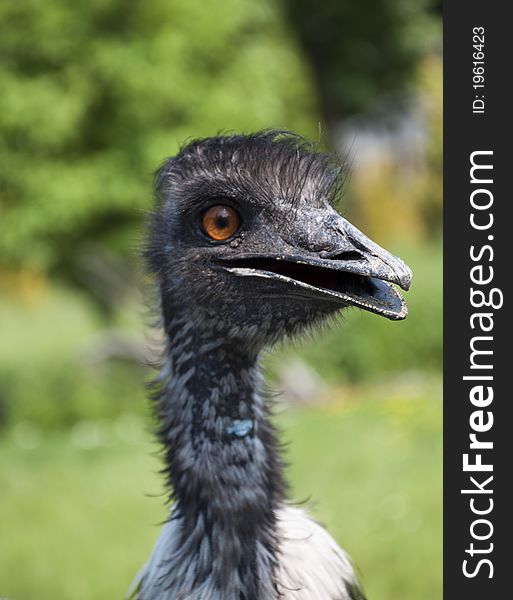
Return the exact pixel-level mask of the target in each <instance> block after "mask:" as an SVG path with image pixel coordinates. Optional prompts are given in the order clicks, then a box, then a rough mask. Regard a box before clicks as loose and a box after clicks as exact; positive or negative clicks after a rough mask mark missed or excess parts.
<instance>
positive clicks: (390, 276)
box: [223, 214, 412, 320]
mask: <svg viewBox="0 0 513 600" xmlns="http://www.w3.org/2000/svg"><path fill="white" fill-rule="evenodd" d="M312 236H313V237H314V238H315V237H317V239H316V240H315V239H314V242H315V241H316V242H317V244H318V246H319V247H324V248H330V250H322V251H320V252H317V253H314V252H312V251H311V250H304V251H302V249H301V248H300V247H298V246H297V245H296V246H294V247H293V248H292V247H291V248H289V249H288V250H291V252H290V253H289V252H288V251H287V252H285V253H278V254H266V255H257V254H251V255H246V256H244V257H240V258H234V259H231V260H229V261H225V260H223V266H224V268H225V269H227V270H228V271H230V272H231V273H233V274H235V275H238V276H244V277H253V278H255V277H256V278H259V279H266V280H267V281H268V283H269V284H271V287H272V292H273V293H278V294H280V295H282V293H283V295H291V294H292V295H296V296H297V295H299V296H302V297H306V298H313V299H321V300H322V299H324V300H326V301H329V302H332V303H335V304H338V305H339V306H340V307H341V308H342V307H344V306H357V307H358V308H361V309H363V310H367V311H369V312H372V313H376V314H378V315H381V316H383V317H387V318H389V319H393V320H400V319H405V318H406V316H407V315H408V308H407V306H406V302H405V301H404V299H403V297H402V296H401V294H400V293H399V292H398V291H397V289H396V288H395V287H394V284H395V285H397V286H399V287H401V288H402V289H403V290H408V289H409V287H410V283H411V279H412V272H411V269H410V268H409V267H408V266H407V265H406V264H405V263H404V262H403V261H402V260H401V259H399V258H397V257H395V256H393V255H392V254H390V253H389V252H387V251H386V250H385V249H383V248H381V247H380V246H378V244H376V243H374V242H373V241H372V240H370V239H369V238H368V237H366V236H365V235H364V234H363V233H362V232H361V231H359V230H358V229H357V228H356V227H354V226H353V225H352V224H351V223H349V221H347V220H346V219H344V218H343V217H341V216H340V215H338V214H337V215H336V216H335V217H333V216H331V218H330V221H329V226H328V227H321V228H319V229H318V230H317V232H314V233H313V234H310V237H309V246H310V247H311V244H312ZM301 246H303V244H301Z"/></svg>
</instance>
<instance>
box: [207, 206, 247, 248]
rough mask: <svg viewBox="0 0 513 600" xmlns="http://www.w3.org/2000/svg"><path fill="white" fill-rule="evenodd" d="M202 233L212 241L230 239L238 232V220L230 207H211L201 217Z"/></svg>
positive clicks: (236, 214)
mask: <svg viewBox="0 0 513 600" xmlns="http://www.w3.org/2000/svg"><path fill="white" fill-rule="evenodd" d="M202 225H203V231H204V232H205V233H206V234H207V235H208V237H210V238H212V239H213V240H217V241H222V240H227V239H228V238H231V237H232V235H234V234H235V233H237V231H238V230H239V225H240V219H239V215H238V213H237V211H236V210H235V209H233V208H232V207H231V206H224V205H222V204H217V205H216V206H211V207H210V208H209V209H208V210H207V211H206V212H205V214H204V215H203V221H202Z"/></svg>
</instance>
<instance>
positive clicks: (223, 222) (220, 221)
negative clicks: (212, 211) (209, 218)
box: [216, 211, 230, 229]
mask: <svg viewBox="0 0 513 600" xmlns="http://www.w3.org/2000/svg"><path fill="white" fill-rule="evenodd" d="M229 225H230V215H229V214H228V212H227V211H223V212H222V213H221V214H219V215H217V218H216V226H217V227H218V228H219V229H226V228H227V227H228V226H229Z"/></svg>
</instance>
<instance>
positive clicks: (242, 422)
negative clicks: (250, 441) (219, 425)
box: [225, 419, 253, 438]
mask: <svg viewBox="0 0 513 600" xmlns="http://www.w3.org/2000/svg"><path fill="white" fill-rule="evenodd" d="M225 431H226V433H227V434H228V435H235V436H237V437H240V438H243V437H246V436H247V435H248V433H250V432H251V431H253V421H252V420H251V419H234V420H233V421H232V423H231V425H228V427H227V428H226V429H225Z"/></svg>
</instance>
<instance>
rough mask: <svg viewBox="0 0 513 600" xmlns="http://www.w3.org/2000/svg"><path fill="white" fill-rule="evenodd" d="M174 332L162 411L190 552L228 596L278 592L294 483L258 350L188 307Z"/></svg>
mask: <svg viewBox="0 0 513 600" xmlns="http://www.w3.org/2000/svg"><path fill="white" fill-rule="evenodd" d="M166 334H167V336H168V353H167V360H166V363H165V366H164V369H163V372H162V376H163V377H164V378H165V381H164V382H163V393H161V394H160V396H159V399H158V405H157V411H158V417H159V422H160V432H159V433H160V439H161V441H162V442H163V444H164V447H165V459H166V467H167V469H166V470H167V474H168V478H169V483H170V485H171V487H172V498H173V499H174V501H175V504H174V509H173V518H175V519H177V520H178V521H179V524H180V532H181V539H180V541H179V543H178V547H179V548H180V560H181V561H182V562H187V561H189V563H190V564H194V573H195V575H194V577H195V585H197V586H198V587H200V586H205V585H207V584H206V583H205V582H209V583H208V585H209V586H211V589H212V590H215V591H216V592H217V593H219V594H220V597H225V598H237V599H238V598H243V599H244V600H255V599H256V598H261V597H270V596H271V593H272V590H273V588H274V583H273V572H274V565H275V563H276V556H275V549H276V545H277V543H276V542H277V540H276V533H275V531H276V523H275V514H276V510H277V508H278V506H279V505H280V503H281V501H282V500H283V496H284V489H285V485H284V481H283V477H282V464H281V461H280V458H279V456H278V452H277V442H276V437H275V434H274V431H273V428H272V426H271V425H270V423H269V420H268V414H267V410H266V407H265V404H264V401H263V399H262V397H261V395H260V379H261V377H260V372H259V367H258V358H257V354H256V353H252V352H249V351H244V350H241V349H240V348H237V347H236V345H235V344H234V343H230V342H227V341H226V339H223V336H222V333H221V332H219V331H217V332H216V327H215V326H214V325H213V324H211V326H205V324H203V326H202V327H201V328H200V327H195V326H194V325H193V324H192V320H191V319H188V318H187V316H186V315H177V316H174V317H173V318H171V319H168V321H167V323H166ZM169 558H170V560H175V559H176V557H175V558H172V557H169ZM188 568H189V567H188V566H187V565H182V569H181V572H183V571H184V569H188Z"/></svg>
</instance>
